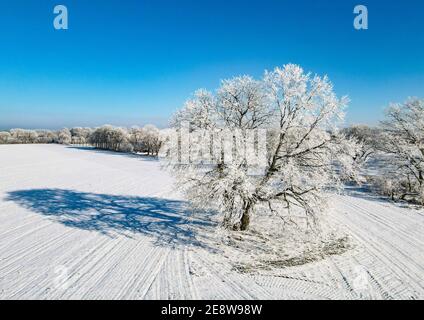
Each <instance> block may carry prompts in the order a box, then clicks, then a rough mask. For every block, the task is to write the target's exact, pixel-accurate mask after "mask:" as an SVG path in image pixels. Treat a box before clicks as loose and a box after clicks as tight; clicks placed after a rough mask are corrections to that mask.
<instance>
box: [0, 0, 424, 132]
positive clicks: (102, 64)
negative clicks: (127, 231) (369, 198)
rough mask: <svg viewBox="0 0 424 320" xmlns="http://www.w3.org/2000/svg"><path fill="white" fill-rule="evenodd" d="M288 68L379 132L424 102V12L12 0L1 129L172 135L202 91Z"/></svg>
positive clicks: (2, 60) (204, 2) (229, 0)
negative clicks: (364, 15) (65, 20)
mask: <svg viewBox="0 0 424 320" xmlns="http://www.w3.org/2000/svg"><path fill="white" fill-rule="evenodd" d="M57 4H64V5H66V6H67V7H68V10H69V30H67V31H57V30H55V29H54V28H53V19H54V14H53V7H54V6H55V5H57ZM357 4H366V5H367V6H368V9H369V30H367V31H357V30H355V29H354V28H353V18H354V14H353V7H354V6H355V5H357ZM286 63H297V64H300V65H302V66H303V67H304V68H305V69H306V70H308V71H312V72H316V73H319V74H324V73H325V74H328V75H329V76H330V78H331V80H332V81H333V82H334V84H335V90H336V92H337V93H338V94H339V95H344V94H347V95H349V97H350V98H351V104H350V107H349V112H348V118H347V120H348V122H350V123H369V124H372V123H377V122H378V120H379V119H381V117H382V114H383V110H384V107H385V106H386V105H387V104H388V103H389V102H391V101H394V102H397V101H403V100H405V99H406V98H407V97H408V96H419V97H424V1H422V0H404V1H388V0H387V1H385V0H380V1H377V0H370V1H367V0H364V1H359V0H356V1H351V0H342V1H335V0H318V1H312V0H303V1H302V0H297V1H295V0H261V1H259V0H243V1H241V0H226V1H223V0H197V1H188V0H167V1H165V0H151V1H143V0H125V1H123V0H121V1H118V0H107V1H106V0H56V1H50V0H13V1H6V0H1V2H0V128H3V129H4V128H10V127H27V128H42V127H46V128H60V127H63V126H75V125H82V126H96V125H101V124H104V123H110V124H115V125H133V124H134V125H142V124H145V123H148V122H153V123H156V124H158V125H164V124H166V121H167V118H168V117H169V116H170V115H171V114H172V113H173V112H174V111H175V110H176V109H178V108H179V107H180V106H181V105H182V104H183V102H184V101H185V100H186V99H187V98H188V97H190V95H191V94H192V92H193V91H195V90H196V89H197V88H207V89H211V90H212V89H215V88H216V87H217V86H218V85H219V81H220V80H221V79H223V78H229V77H232V76H236V75H240V74H250V75H253V76H256V77H259V76H261V75H262V73H263V70H264V69H272V68H273V67H275V66H281V65H283V64H286Z"/></svg>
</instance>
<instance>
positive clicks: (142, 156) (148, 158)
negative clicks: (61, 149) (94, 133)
mask: <svg viewBox="0 0 424 320" xmlns="http://www.w3.org/2000/svg"><path fill="white" fill-rule="evenodd" d="M66 148H68V149H75V150H80V151H91V152H95V153H98V154H107V155H111V156H121V157H126V158H133V159H139V160H140V159H141V160H143V161H158V158H157V157H152V156H148V155H145V154H138V153H130V152H119V151H112V150H103V149H96V148H94V147H81V146H67V147H66Z"/></svg>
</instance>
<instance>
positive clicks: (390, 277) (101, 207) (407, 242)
mask: <svg viewBox="0 0 424 320" xmlns="http://www.w3.org/2000/svg"><path fill="white" fill-rule="evenodd" d="M333 201H334V203H335V205H336V209H335V210H333V211H331V213H329V214H331V221H333V222H334V223H335V224H337V225H339V226H341V227H342V228H344V230H345V231H346V232H347V233H348V234H349V235H351V238H352V242H353V243H354V245H353V247H352V249H350V250H348V251H347V252H344V253H343V254H340V255H332V256H330V257H327V258H325V259H324V260H320V261H315V262H312V263H308V264H306V265H301V266H293V267H279V268H268V269H267V268H263V269H261V268H259V269H257V270H251V271H248V272H246V270H245V271H242V270H240V268H236V267H235V265H234V259H232V260H231V259H227V257H226V253H227V252H229V251H228V250H227V249H226V247H225V246H226V245H225V244H222V245H214V244H215V242H214V241H213V240H211V239H214V236H216V232H215V230H216V228H215V222H214V221H215V220H214V218H213V217H211V216H208V215H206V214H193V213H188V212H189V211H188V210H187V209H186V204H185V202H184V201H183V199H182V197H181V196H180V195H178V194H177V193H176V192H175V191H173V180H172V179H171V177H170V176H169V175H168V174H167V173H166V172H164V171H162V170H161V169H160V165H159V163H158V162H157V161H156V160H152V159H150V158H143V157H139V156H133V155H128V154H119V153H110V152H102V151H94V150H89V149H83V148H72V147H65V146H59V145H8V146H0V299H57V298H64V299H361V298H362V299H423V298H424V254H423V252H424V250H423V248H424V214H423V212H422V211H418V210H415V209H408V208H403V207H402V206H400V205H394V204H391V203H389V202H387V201H384V200H381V199H377V198H373V197H372V196H370V195H367V194H365V193H360V192H356V193H351V195H344V196H334V199H333ZM251 254H252V256H253V257H254V256H255V252H252V253H251ZM244 258H245V257H244ZM240 259H241V260H243V257H240Z"/></svg>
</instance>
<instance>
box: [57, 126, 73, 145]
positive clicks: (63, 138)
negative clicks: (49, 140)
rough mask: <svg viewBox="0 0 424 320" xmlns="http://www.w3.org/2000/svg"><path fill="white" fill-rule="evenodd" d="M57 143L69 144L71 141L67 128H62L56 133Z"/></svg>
mask: <svg viewBox="0 0 424 320" xmlns="http://www.w3.org/2000/svg"><path fill="white" fill-rule="evenodd" d="M57 138H58V141H57V142H58V143H60V144H70V143H71V142H72V135H71V131H69V129H68V128H63V129H62V130H60V131H59V133H58V137H57Z"/></svg>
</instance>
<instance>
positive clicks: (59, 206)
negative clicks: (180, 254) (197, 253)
mask: <svg viewBox="0 0 424 320" xmlns="http://www.w3.org/2000/svg"><path fill="white" fill-rule="evenodd" d="M6 200H7V201H13V202H15V203H17V204H19V205H20V206H22V207H24V208H27V209H29V210H31V211H33V212H36V213H39V214H42V215H45V216H49V217H52V218H53V219H54V220H55V221H58V222H60V223H62V224H63V225H65V226H67V227H72V228H78V229H82V230H90V231H97V232H100V233H102V234H105V235H108V236H113V235H114V234H116V233H118V234H123V235H125V236H128V237H131V234H137V233H141V234H145V235H147V236H150V237H152V238H153V239H154V240H155V243H156V244H158V245H167V246H176V245H195V246H205V244H204V243H203V242H202V241H201V240H200V239H198V237H197V233H196V229H199V228H207V227H210V226H213V225H214V223H213V222H211V214H210V213H206V212H205V213H204V212H202V213H200V214H199V216H194V213H193V212H191V211H190V210H188V209H187V208H186V203H185V202H183V201H177V200H168V199H159V198H149V197H132V196H116V195H106V194H95V193H84V192H78V191H74V190H63V189H31V190H19V191H13V192H9V193H8V196H7V198H6Z"/></svg>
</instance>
